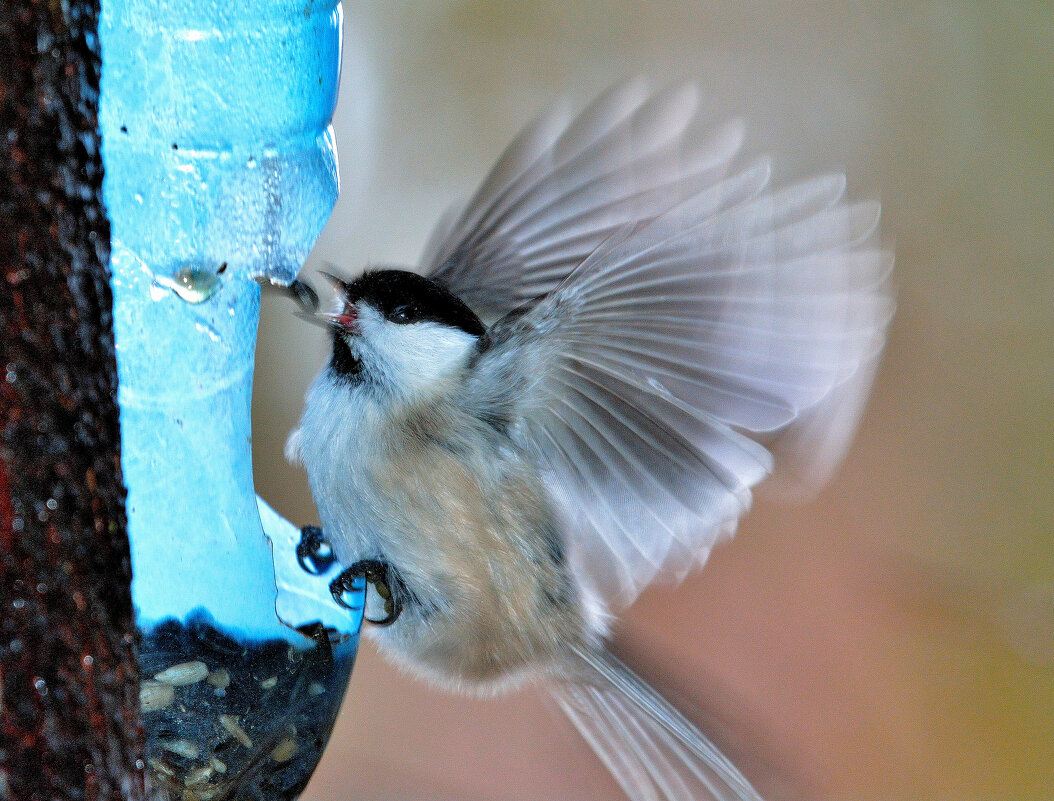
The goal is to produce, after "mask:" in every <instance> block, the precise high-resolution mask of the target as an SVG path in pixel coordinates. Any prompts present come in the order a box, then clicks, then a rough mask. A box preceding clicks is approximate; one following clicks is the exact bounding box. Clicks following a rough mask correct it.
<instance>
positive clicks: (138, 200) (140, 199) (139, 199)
mask: <svg viewBox="0 0 1054 801" xmlns="http://www.w3.org/2000/svg"><path fill="white" fill-rule="evenodd" d="M135 202H136V203H138V204H140V205H142V203H143V196H142V195H141V194H140V193H139V192H136V193H135Z"/></svg>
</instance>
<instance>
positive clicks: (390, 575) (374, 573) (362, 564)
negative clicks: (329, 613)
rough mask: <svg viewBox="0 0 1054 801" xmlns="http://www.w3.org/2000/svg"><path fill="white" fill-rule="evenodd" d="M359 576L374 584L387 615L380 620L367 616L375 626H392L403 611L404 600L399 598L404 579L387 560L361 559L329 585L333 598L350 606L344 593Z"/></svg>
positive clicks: (341, 603)
mask: <svg viewBox="0 0 1054 801" xmlns="http://www.w3.org/2000/svg"><path fill="white" fill-rule="evenodd" d="M357 578H364V579H366V581H367V583H369V584H372V585H373V588H374V589H375V590H376V591H377V594H378V595H380V596H381V598H383V599H384V611H385V616H384V617H383V618H381V619H380V620H372V619H371V618H366V620H367V621H369V622H370V623H372V624H373V625H375V626H390V625H392V623H394V622H395V621H396V620H397V619H398V618H399V614H400V613H401V612H402V611H403V605H402V602H401V601H400V600H399V597H398V596H399V595H400V594H401V593H400V592H399V590H400V588H401V586H402V581H401V580H400V579H399V577H398V576H397V575H396V574H395V572H394V571H393V570H392V569H391V567H390V566H389V565H388V563H387V562H381V561H380V560H378V559H360V560H359V561H358V562H355V563H354V564H353V565H351V566H350V567H348V568H345V570H344V572H342V573H341V574H340V575H339V576H337V577H336V578H335V579H333V581H332V582H331V583H330V585H329V591H330V592H331V593H333V600H334V601H336V602H337V603H338V604H339V605H340V606H343V607H344V608H346V609H347V608H350V607H348V605H347V604H346V603H345V602H344V593H345V592H347V591H348V590H350V589H351V588H352V582H353V581H354V580H355V579H357Z"/></svg>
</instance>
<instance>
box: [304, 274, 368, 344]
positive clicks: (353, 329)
mask: <svg viewBox="0 0 1054 801" xmlns="http://www.w3.org/2000/svg"><path fill="white" fill-rule="evenodd" d="M318 274H319V275H321V276H322V277H323V278H325V279H326V280H327V281H328V282H329V283H330V285H331V286H332V287H333V289H334V291H336V293H337V296H338V297H339V298H341V299H343V300H344V309H343V310H342V311H339V312H322V311H316V312H315V315H314V316H315V318H316V319H319V320H322V321H323V323H325V325H327V326H330V327H335V328H339V329H341V330H343V331H347V332H348V333H351V334H358V333H359V327H358V319H359V315H358V313H357V312H356V311H355V306H354V304H352V303H348V302H347V297H348V283H347V282H346V281H344V280H343V279H341V278H338V277H337V276H335V275H333V273H327V272H326V271H325V270H319V271H318Z"/></svg>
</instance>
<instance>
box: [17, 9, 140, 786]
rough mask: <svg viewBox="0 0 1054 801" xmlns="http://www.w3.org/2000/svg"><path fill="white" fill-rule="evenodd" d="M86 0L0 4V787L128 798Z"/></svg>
mask: <svg viewBox="0 0 1054 801" xmlns="http://www.w3.org/2000/svg"><path fill="white" fill-rule="evenodd" d="M98 15H99V7H98V3H97V2H96V1H95V0H50V1H49V2H45V1H44V0H5V3H4V6H3V9H2V10H0V119H2V123H3V125H2V131H0V271H2V274H3V277H2V282H3V283H2V287H0V329H2V334H0V336H2V342H3V355H2V357H0V423H2V442H0V609H2V611H0V682H2V684H0V690H2V695H0V721H2V728H3V742H2V743H0V799H12V800H13V801H15V800H17V801H36V799H40V801H52V800H53V799H63V800H64V799H100V800H103V799H140V798H142V796H143V781H142V762H141V761H140V760H141V755H142V753H143V737H142V730H141V728H140V724H139V713H138V696H137V687H138V680H139V677H138V670H137V667H136V662H135V651H134V647H135V628H134V621H133V612H132V603H131V594H130V581H131V567H130V563H129V550H128V540H127V535H126V531H125V510H124V486H123V483H122V479H121V466H120V458H119V457H120V439H119V430H118V412H117V401H116V389H117V378H116V367H115V361H114V348H113V330H112V324H111V297H110V285H109V266H108V265H109V223H108V221H107V218H106V212H105V209H104V207H103V203H102V177H103V167H102V159H101V156H100V148H99V145H100V137H99V131H98V128H97V119H96V118H97V112H98V104H99V68H100V61H99V42H98V36H97V27H98Z"/></svg>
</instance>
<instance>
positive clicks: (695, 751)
mask: <svg viewBox="0 0 1054 801" xmlns="http://www.w3.org/2000/svg"><path fill="white" fill-rule="evenodd" d="M577 656H578V660H579V662H580V667H581V669H582V672H581V674H580V675H579V676H578V681H577V683H564V684H558V685H555V686H554V687H553V688H552V693H553V695H554V696H555V698H556V700H557V703H559V705H560V707H561V708H562V709H563V710H564V713H565V714H566V715H567V716H568V718H570V720H571V722H572V723H574V724H575V727H576V728H577V729H578V731H579V733H581V735H582V736H583V737H584V738H585V740H586V741H587V742H588V743H589V744H590V746H592V748H593V750H594V751H596V753H597V755H598V756H599V757H600V759H601V761H602V762H603V763H604V764H605V766H606V767H607V768H608V770H609V771H611V774H612V775H613V776H614V777H615V779H616V780H617V781H618V783H619V784H620V785H621V786H622V789H623V790H624V791H625V793H626V795H627V796H629V798H631V799H633V801H703V800H704V799H705V800H706V801H761V797H760V796H759V795H758V793H757V791H756V790H754V788H753V787H752V786H751V785H750V782H749V781H747V779H746V778H745V777H744V776H743V774H742V773H740V772H739V770H737V769H736V767H735V766H734V765H733V764H732V763H731V762H730V761H729V760H728V759H727V758H726V757H725V756H724V755H723V754H722V753H721V752H720V751H719V750H718V749H717V747H716V746H715V745H714V744H713V743H711V742H710V741H709V740H708V739H706V737H704V736H703V734H702V733H701V732H700V731H699V730H698V729H697V728H696V727H695V726H694V725H692V723H691V722H690V721H689V720H688V719H687V718H685V717H684V715H682V714H681V713H680V712H678V711H677V710H676V709H674V708H673V707H672V706H671V705H670V704H669V703H668V702H667V701H666V700H665V699H664V698H662V696H660V695H659V694H658V693H657V692H656V691H655V690H653V689H652V688H651V687H649V686H648V685H647V684H646V683H645V682H644V681H643V680H642V679H641V678H639V677H638V676H637V675H635V674H634V673H633V671H631V670H630V669H629V668H628V667H626V666H625V665H624V664H622V663H621V662H620V661H619V660H618V659H616V658H615V657H614V656H612V655H611V654H610V653H608V652H606V651H584V650H581V651H578V652H577Z"/></svg>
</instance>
